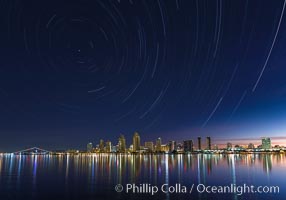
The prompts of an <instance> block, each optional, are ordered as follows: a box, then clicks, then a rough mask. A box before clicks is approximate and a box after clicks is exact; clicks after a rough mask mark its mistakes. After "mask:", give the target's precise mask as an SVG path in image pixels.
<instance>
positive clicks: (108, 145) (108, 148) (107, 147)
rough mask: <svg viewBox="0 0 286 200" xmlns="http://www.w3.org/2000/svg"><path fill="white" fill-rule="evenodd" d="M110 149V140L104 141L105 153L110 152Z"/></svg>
mask: <svg viewBox="0 0 286 200" xmlns="http://www.w3.org/2000/svg"><path fill="white" fill-rule="evenodd" d="M111 150H112V144H111V142H110V141H107V142H106V143H105V152H106V153H110V152H111Z"/></svg>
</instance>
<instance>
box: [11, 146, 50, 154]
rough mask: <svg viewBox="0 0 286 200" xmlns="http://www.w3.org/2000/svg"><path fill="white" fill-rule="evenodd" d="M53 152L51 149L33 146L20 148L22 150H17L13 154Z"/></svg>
mask: <svg viewBox="0 0 286 200" xmlns="http://www.w3.org/2000/svg"><path fill="white" fill-rule="evenodd" d="M49 153H51V151H48V150H45V149H41V148H38V147H32V148H29V149H24V150H20V151H16V152H14V153H13V154H14V155H46V154H49Z"/></svg>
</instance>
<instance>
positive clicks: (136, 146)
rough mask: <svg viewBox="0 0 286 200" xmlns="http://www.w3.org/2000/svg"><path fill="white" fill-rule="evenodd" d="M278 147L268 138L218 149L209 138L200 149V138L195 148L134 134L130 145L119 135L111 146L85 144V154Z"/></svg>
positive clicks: (206, 151)
mask: <svg viewBox="0 0 286 200" xmlns="http://www.w3.org/2000/svg"><path fill="white" fill-rule="evenodd" d="M278 148H280V147H279V146H275V147H272V146H271V139H270V138H262V143H261V145H258V146H257V147H255V145H254V144H253V143H249V144H248V145H246V146H240V145H232V144H231V143H230V142H228V143H227V144H226V146H225V147H223V148H219V147H218V146H217V145H213V146H212V143H211V137H206V138H205V143H204V148H203V147H202V138H201V137H198V138H197V142H196V146H194V142H193V140H184V141H183V142H181V143H177V142H176V141H173V140H171V141H169V142H168V143H162V139H161V138H160V137H159V138H158V139H157V140H156V141H155V142H153V141H146V142H144V143H142V142H141V138H140V135H139V133H138V132H135V133H134V135H133V138H132V144H131V145H130V146H127V145H126V139H125V137H124V135H120V137H119V138H118V143H117V144H116V145H112V143H111V141H106V142H104V140H102V139H101V140H100V141H99V144H97V145H95V146H93V144H92V143H88V144H87V149H86V151H87V153H189V152H205V153H210V152H218V153H221V152H233V151H236V152H239V151H241V152H243V151H268V150H273V149H278Z"/></svg>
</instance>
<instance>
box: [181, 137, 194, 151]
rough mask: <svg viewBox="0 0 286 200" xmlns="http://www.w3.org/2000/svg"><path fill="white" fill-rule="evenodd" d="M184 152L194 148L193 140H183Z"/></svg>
mask: <svg viewBox="0 0 286 200" xmlns="http://www.w3.org/2000/svg"><path fill="white" fill-rule="evenodd" d="M183 148H184V152H192V151H193V150H194V144H193V140H184V141H183Z"/></svg>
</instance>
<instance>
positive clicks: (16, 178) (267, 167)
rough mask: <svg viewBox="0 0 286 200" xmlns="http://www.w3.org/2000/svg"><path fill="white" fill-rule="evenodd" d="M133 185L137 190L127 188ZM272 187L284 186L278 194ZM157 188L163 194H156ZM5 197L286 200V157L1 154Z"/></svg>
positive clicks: (7, 199)
mask: <svg viewBox="0 0 286 200" xmlns="http://www.w3.org/2000/svg"><path fill="white" fill-rule="evenodd" d="M133 183H134V184H135V185H136V186H137V188H135V187H134V186H135V185H127V184H133ZM117 184H121V185H122V187H121V186H118V187H117V189H118V190H122V189H123V191H122V192H116V191H115V186H116V185H117ZM140 184H141V185H140ZM164 184H168V185H164ZM199 184H204V185H205V187H207V186H215V187H219V186H230V187H231V184H232V185H233V186H241V188H239V189H237V190H238V192H234V188H233V189H232V190H228V191H226V193H222V191H220V192H219V191H218V190H215V189H214V190H213V192H211V193H207V192H202V190H203V189H204V187H203V186H202V185H200V189H199V190H200V192H202V193H200V192H199V191H198V190H197V187H198V185H199ZM244 184H245V186H244ZM162 185H164V186H163V189H162ZM246 185H247V186H249V187H250V186H251V185H253V186H254V187H255V188H256V189H257V187H259V186H263V187H265V186H267V187H268V188H264V190H265V193H263V194H259V193H258V192H256V193H255V192H254V193H248V190H247V187H246ZM140 186H141V187H140ZM270 186H279V193H277V191H276V194H275V193H274V191H273V188H272V189H271V188H270ZM127 187H128V188H130V189H128V191H127ZM131 187H132V188H131ZM230 187H229V188H228V189H230ZM242 187H246V191H242V189H243V188H242ZM156 188H158V192H157V193H154V194H153V195H152V194H151V190H153V191H156ZM191 188H193V189H192V191H191ZM225 188H226V189H227V187H225ZM205 189H206V188H205ZM260 189H261V188H260ZM162 190H163V191H162ZM168 190H170V192H168V193H166V191H168ZM206 190H207V189H206ZM270 190H272V192H270ZM208 191H211V188H210V187H209V189H208ZM214 191H216V193H214ZM241 191H242V193H243V192H246V193H244V194H241ZM240 194H241V195H240ZM0 199H1V200H2V199H3V200H13V199H17V200H19V199H21V200H22V199H23V200H30V199H31V200H42V199H51V200H52V199H61V200H67V199H79V200H85V199H96V200H97V199H105V200H108V199H211V200H216V199H259V200H260V199H269V200H270V199H286V156H285V155H284V154H247V155H115V154H114V155H107V154H102V155H83V156H79V155H78V156H67V155H62V156H51V155H46V156H41V155H38V156H32V155H31V156H15V155H14V156H13V155H2V156H0Z"/></svg>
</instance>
